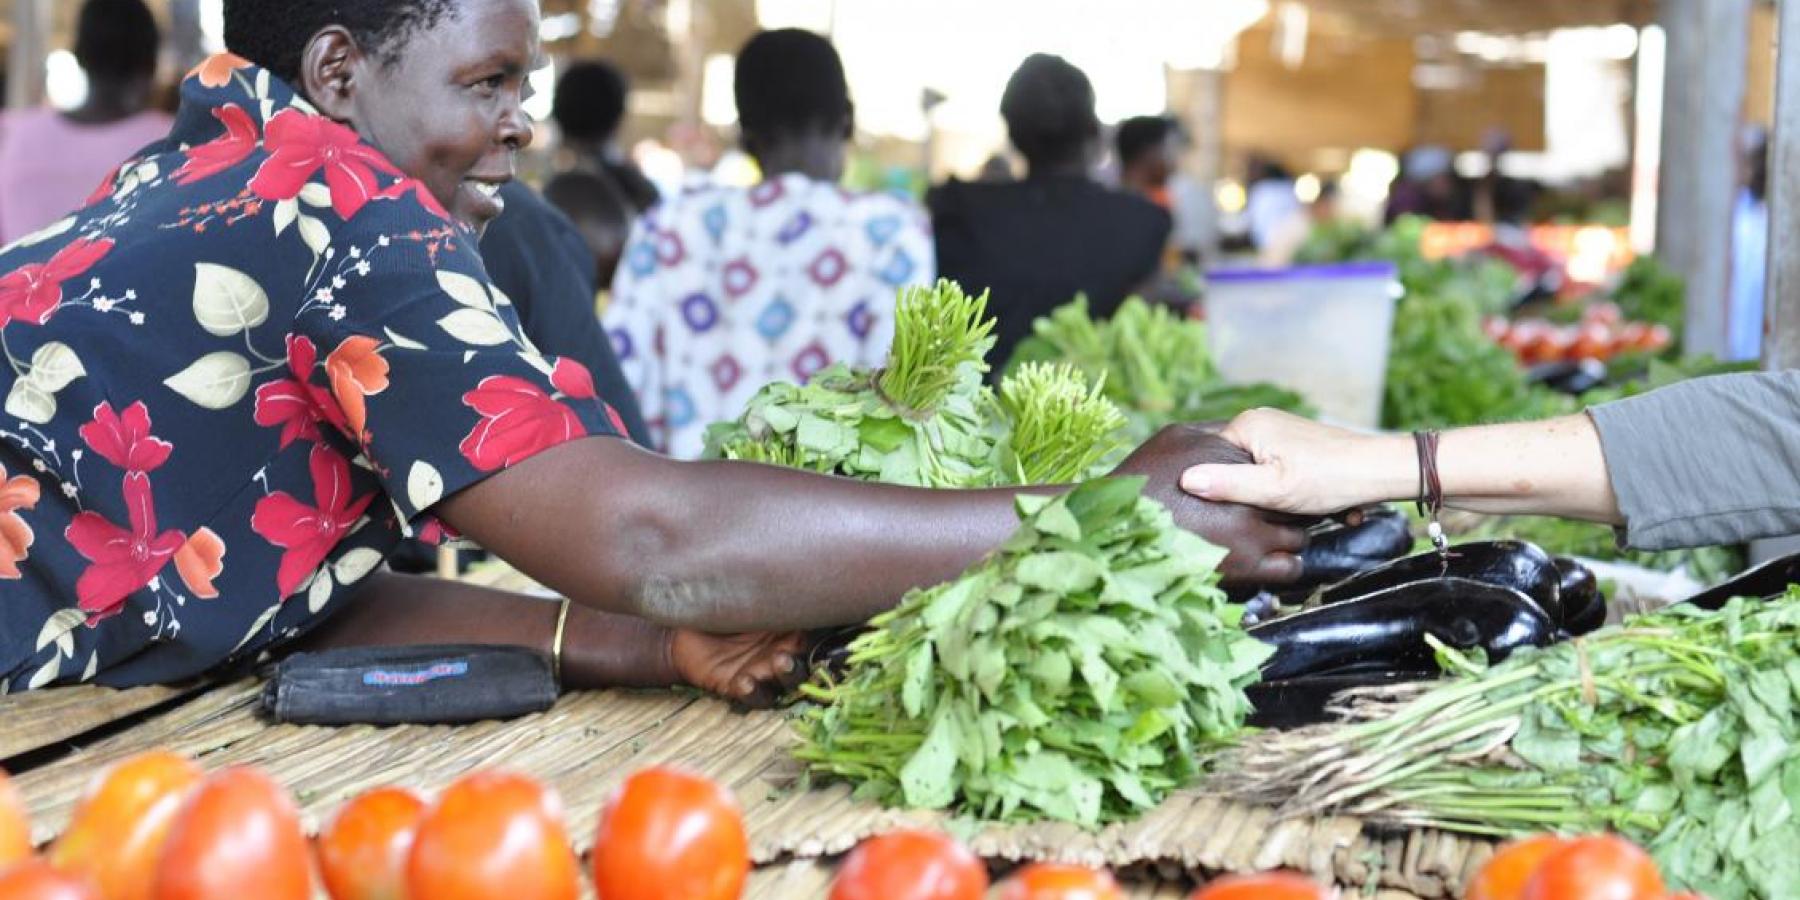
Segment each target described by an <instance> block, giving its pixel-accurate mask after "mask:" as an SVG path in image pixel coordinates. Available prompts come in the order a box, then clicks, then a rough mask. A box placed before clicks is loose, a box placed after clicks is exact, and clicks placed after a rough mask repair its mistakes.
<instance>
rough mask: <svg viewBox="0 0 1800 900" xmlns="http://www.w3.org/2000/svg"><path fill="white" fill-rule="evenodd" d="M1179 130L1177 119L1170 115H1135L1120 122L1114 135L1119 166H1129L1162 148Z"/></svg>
mask: <svg viewBox="0 0 1800 900" xmlns="http://www.w3.org/2000/svg"><path fill="white" fill-rule="evenodd" d="M1178 132H1179V128H1178V126H1177V125H1176V124H1175V120H1174V119H1171V118H1169V117H1168V116H1133V117H1131V118H1129V119H1126V120H1125V121H1123V122H1120V123H1119V129H1118V133H1116V134H1114V135H1113V144H1114V147H1115V150H1116V152H1117V153H1118V155H1119V167H1120V168H1122V169H1123V168H1129V167H1131V166H1132V165H1133V164H1134V163H1136V162H1137V161H1138V160H1140V159H1142V158H1143V157H1144V156H1145V155H1146V154H1148V153H1152V152H1154V151H1157V150H1160V149H1162V147H1163V145H1164V144H1166V143H1167V142H1168V140H1169V138H1170V136H1172V135H1174V134H1177V133H1178Z"/></svg>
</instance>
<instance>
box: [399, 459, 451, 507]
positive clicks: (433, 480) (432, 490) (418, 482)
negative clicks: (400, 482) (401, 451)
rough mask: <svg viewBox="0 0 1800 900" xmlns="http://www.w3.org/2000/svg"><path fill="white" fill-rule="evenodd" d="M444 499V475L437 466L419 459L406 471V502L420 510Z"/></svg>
mask: <svg viewBox="0 0 1800 900" xmlns="http://www.w3.org/2000/svg"><path fill="white" fill-rule="evenodd" d="M442 499H444V476H443V474H442V473H440V472H439V471H438V470H437V467H436V466H434V465H432V464H431V463H428V462H426V461H424V460H422V459H421V460H417V461H415V462H414V463H413V464H412V468H411V469H408V470H407V472H406V502H408V503H410V504H412V508H413V509H415V510H418V511H420V512H424V511H425V510H427V509H430V508H431V507H432V506H433V505H434V504H436V503H437V502H438V501H439V500H442Z"/></svg>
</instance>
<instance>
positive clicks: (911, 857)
mask: <svg viewBox="0 0 1800 900" xmlns="http://www.w3.org/2000/svg"><path fill="white" fill-rule="evenodd" d="M987 888H988V876H987V867H986V866H983V865H982V864H981V859H980V858H978V857H977V856H976V855H975V854H973V853H970V852H969V850H968V848H966V847H964V846H963V845H961V844H959V843H957V842H956V840H955V839H954V838H952V837H950V836H948V835H944V834H939V833H938V832H935V831H893V832H889V833H887V834H884V835H881V836H880V837H873V838H870V839H868V840H866V841H863V842H862V843H861V844H860V845H858V846H857V848H856V850H855V851H853V852H852V853H851V854H850V858H849V859H846V860H844V866H843V868H841V869H839V870H838V874H837V880H835V881H833V882H832V883H831V900H981V897H982V895H983V894H985V893H987Z"/></svg>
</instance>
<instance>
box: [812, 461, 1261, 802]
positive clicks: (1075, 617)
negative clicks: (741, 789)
mask: <svg viewBox="0 0 1800 900" xmlns="http://www.w3.org/2000/svg"><path fill="white" fill-rule="evenodd" d="M1142 488H1143V479H1142V478H1111V479H1100V480H1096V481H1091V482H1088V483H1086V484H1084V485H1082V486H1080V487H1078V488H1076V489H1074V490H1073V491H1071V492H1069V493H1067V494H1064V495H1062V496H1060V497H1056V498H1049V497H1041V496H1021V497H1019V499H1018V512H1019V518H1020V521H1021V524H1020V526H1019V529H1018V531H1017V532H1015V533H1014V534H1013V536H1012V537H1011V538H1010V539H1008V540H1007V542H1006V543H1005V544H1004V545H1002V546H1001V547H1000V549H999V550H997V551H996V552H995V553H994V554H993V555H992V556H990V557H988V558H987V559H985V560H983V561H982V562H980V563H977V564H976V565H975V566H974V567H972V568H971V569H969V571H967V572H965V573H963V575H962V577H960V578H958V579H957V580H955V581H952V582H949V583H947V584H942V585H938V586H936V587H932V588H928V589H924V590H917V591H913V592H912V593H909V594H908V595H907V596H906V598H905V599H904V600H902V601H901V603H900V605H899V606H898V607H897V608H895V609H894V610H892V611H890V612H888V613H885V614H883V615H881V616H879V617H877V618H876V619H875V620H874V621H872V622H871V623H870V630H869V631H867V632H865V633H864V634H863V635H862V636H860V637H858V638H857V639H856V640H855V641H854V642H853V643H852V644H851V645H850V658H849V663H848V666H847V668H846V669H845V671H844V673H843V675H842V676H841V677H840V678H835V679H834V678H832V677H831V676H830V675H828V674H822V675H820V676H818V678H817V679H816V680H815V681H813V682H811V683H809V684H808V685H806V686H805V687H804V688H803V689H802V690H803V692H804V693H805V694H806V695H807V696H808V697H810V698H811V699H814V700H817V701H819V705H817V706H809V707H807V708H805V709H804V711H803V712H802V713H801V714H800V716H799V718H798V720H797V726H796V727H797V730H798V732H799V736H800V744H799V747H798V748H797V749H796V750H795V755H796V756H797V757H798V758H799V759H801V760H803V761H804V762H805V763H806V764H807V766H808V769H809V772H810V773H815V774H820V775H828V776H835V777H840V778H844V779H847V780H849V781H851V782H853V783H854V784H855V785H856V793H857V795H858V796H859V797H865V798H872V799H875V800H879V801H881V802H883V803H887V804H892V805H905V806H911V807H926V808H946V807H955V808H957V809H960V810H962V811H965V812H968V813H971V814H974V815H978V816H981V817H983V818H989V819H1038V818H1045V817H1048V818H1054V819H1063V820H1067V821H1071V822H1076V823H1079V824H1081V825H1084V826H1093V825H1096V824H1098V823H1100V822H1104V821H1111V820H1116V819H1120V818H1123V817H1127V816H1131V815H1135V814H1138V813H1141V812H1142V811H1143V810H1146V809H1149V808H1151V807H1153V806H1154V805H1155V804H1156V803H1157V802H1159V801H1160V800H1161V798H1162V797H1164V796H1165V795H1166V794H1167V793H1168V792H1169V791H1170V790H1171V789H1173V788H1176V787H1178V786H1180V785H1182V784H1183V783H1185V782H1186V781H1188V780H1189V779H1190V778H1192V777H1193V776H1194V775H1195V774H1196V772H1197V770H1198V769H1197V764H1196V762H1195V758H1196V753H1197V752H1198V751H1200V750H1202V749H1207V748H1211V747H1216V746H1217V745H1219V744H1221V743H1222V742H1225V741H1228V740H1230V739H1231V738H1232V737H1233V736H1234V735H1235V734H1237V732H1238V731H1239V729H1240V728H1241V727H1242V725H1243V722H1244V717H1245V715H1246V714H1247V713H1248V711H1249V701H1248V700H1247V699H1246V698H1245V695H1244V690H1243V689H1244V686H1245V685H1246V684H1248V683H1249V682H1251V681H1253V680H1254V679H1255V677H1256V673H1257V669H1258V666H1259V665H1260V664H1261V663H1262V661H1263V660H1264V659H1265V658H1266V657H1267V656H1268V654H1269V652H1270V649H1269V647H1268V646H1267V645H1265V644H1263V643H1262V642H1260V641H1257V640H1256V639H1254V638H1252V637H1249V636H1248V635H1247V634H1245V633H1244V632H1243V631H1242V630H1241V629H1240V628H1239V627H1238V617H1239V614H1240V613H1239V608H1238V607H1234V606H1231V605H1229V604H1227V603H1226V601H1225V595H1224V593H1223V592H1221V591H1220V590H1219V588H1218V576H1217V575H1216V574H1215V572H1214V569H1215V568H1216V567H1217V565H1218V563H1219V561H1220V560H1221V559H1222V558H1223V557H1224V555H1225V554H1224V551H1222V550H1220V549H1218V548H1216V547H1213V546H1212V545H1210V544H1207V543H1206V542H1205V541H1203V540H1201V539H1200V538H1198V537H1195V536H1194V535H1192V534H1189V533H1188V532H1186V531H1183V530H1181V529H1180V528H1178V527H1176V526H1175V524H1174V523H1173V521H1172V520H1171V519H1170V517H1169V513H1168V511H1167V510H1166V509H1164V508H1163V507H1162V506H1161V505H1160V504H1158V503H1156V502H1155V501H1153V500H1149V499H1147V498H1144V497H1142V496H1140V492H1141V490H1142Z"/></svg>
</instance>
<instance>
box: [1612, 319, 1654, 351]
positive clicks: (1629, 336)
mask: <svg viewBox="0 0 1800 900" xmlns="http://www.w3.org/2000/svg"><path fill="white" fill-rule="evenodd" d="M1649 337H1650V326H1649V325H1646V324H1644V323H1642V322H1626V323H1625V326H1624V327H1623V328H1620V329H1619V348H1620V349H1622V350H1635V349H1638V348H1640V347H1642V346H1644V343H1645V341H1646V340H1647V339H1648V338H1649Z"/></svg>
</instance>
